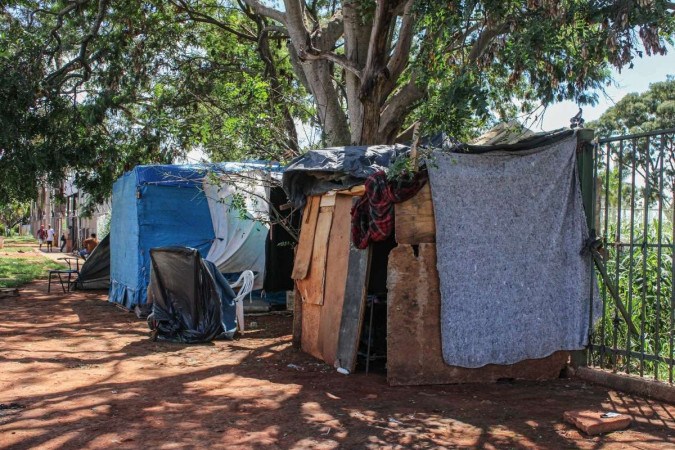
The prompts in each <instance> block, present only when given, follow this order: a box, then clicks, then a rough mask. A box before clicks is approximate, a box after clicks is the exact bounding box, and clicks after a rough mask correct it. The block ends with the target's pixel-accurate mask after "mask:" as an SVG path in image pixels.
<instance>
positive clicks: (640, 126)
mask: <svg viewBox="0 0 675 450" xmlns="http://www.w3.org/2000/svg"><path fill="white" fill-rule="evenodd" d="M588 126H589V127H590V128H593V129H595V133H596V135H597V136H600V137H608V136H615V135H621V134H635V133H643V132H647V131H655V130H662V129H668V128H675V76H673V75H670V76H668V78H667V80H666V81H661V82H658V83H651V84H650V85H649V89H648V90H647V91H645V92H643V93H641V94H638V93H631V94H628V95H626V96H625V97H623V98H622V99H621V100H619V101H618V102H617V103H616V104H615V105H614V106H612V107H610V108H609V109H607V111H605V112H604V113H603V114H602V116H600V118H599V119H598V120H596V121H594V122H592V123H590V124H589V125H588Z"/></svg>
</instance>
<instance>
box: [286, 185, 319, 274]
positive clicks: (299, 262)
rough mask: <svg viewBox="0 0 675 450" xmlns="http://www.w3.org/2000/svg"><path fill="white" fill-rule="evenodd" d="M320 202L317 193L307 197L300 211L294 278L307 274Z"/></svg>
mask: <svg viewBox="0 0 675 450" xmlns="http://www.w3.org/2000/svg"><path fill="white" fill-rule="evenodd" d="M320 202H321V197H320V196H318V195H315V196H313V197H308V198H307V204H306V205H305V210H304V211H303V213H302V224H301V226H300V237H299V239H298V247H297V249H296V251H295V263H294V265H293V274H292V275H291V277H292V278H293V279H294V280H301V279H303V278H305V277H306V276H307V271H308V270H309V263H310V261H311V259H312V250H313V248H314V234H315V230H316V222H317V219H318V218H319V203H320Z"/></svg>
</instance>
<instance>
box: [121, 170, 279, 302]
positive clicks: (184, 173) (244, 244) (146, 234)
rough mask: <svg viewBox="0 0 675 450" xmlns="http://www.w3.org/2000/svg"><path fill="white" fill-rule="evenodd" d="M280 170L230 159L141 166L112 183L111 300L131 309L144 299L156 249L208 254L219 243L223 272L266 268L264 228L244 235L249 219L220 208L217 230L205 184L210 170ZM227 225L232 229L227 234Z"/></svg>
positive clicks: (218, 258)
mask: <svg viewBox="0 0 675 450" xmlns="http://www.w3.org/2000/svg"><path fill="white" fill-rule="evenodd" d="M280 171H281V167H280V166H279V165H278V164H272V163H267V162H241V163H239V162H234V163H233V162H229V163H218V164H206V165H157V166H137V167H136V168H134V169H133V170H132V171H130V172H127V173H126V174H125V175H124V176H122V177H120V179H118V180H117V181H116V182H115V184H114V186H113V199H112V207H113V208H112V212H113V214H112V221H111V227H110V228H111V231H110V235H111V240H112V242H114V243H115V245H114V246H112V248H111V267H110V301H112V302H116V303H119V304H121V305H123V306H125V307H126V308H129V309H132V308H133V307H134V306H136V305H142V304H144V303H145V302H146V296H147V286H148V283H149V281H150V254H149V251H150V249H152V248H158V247H169V246H185V247H191V248H196V249H198V250H199V251H200V253H201V255H202V256H206V255H208V254H209V252H210V250H211V247H212V244H213V243H214V242H216V247H215V249H214V253H213V255H216V256H213V255H212V257H213V259H214V261H215V262H216V264H217V265H219V266H221V270H232V271H233V272H236V271H242V270H245V269H252V270H254V271H255V270H256V267H259V268H260V272H264V267H265V266H264V264H265V263H264V261H265V260H264V254H265V251H264V242H265V236H266V233H267V229H266V228H265V226H264V225H261V224H258V225H259V226H258V227H256V228H255V229H250V230H249V231H246V232H245V233H244V232H238V231H234V230H235V229H239V230H240V231H241V230H244V231H245V230H246V229H247V227H249V228H250V223H248V224H246V223H245V224H244V225H242V228H237V227H238V225H236V224H234V222H235V220H236V219H238V218H235V217H234V216H233V215H231V214H230V215H228V214H227V211H226V210H225V209H224V208H223V207H222V206H221V207H220V212H219V213H218V219H217V220H216V221H215V222H216V223H215V225H216V228H214V219H213V216H212V212H213V211H211V208H210V207H209V203H210V202H209V201H207V197H206V195H205V193H204V188H203V183H204V180H205V178H212V177H209V176H208V174H209V173H215V174H230V173H247V172H260V173H265V174H266V176H271V177H279V176H280V175H279V172H280ZM263 192H264V191H263ZM263 198H264V197H263ZM262 203H264V201H262ZM244 222H250V221H244ZM223 225H227V227H228V228H227V230H233V231H225V232H223V231H222V228H221V226H223ZM216 230H217V231H218V232H216ZM237 233H238V234H237ZM223 234H226V236H223ZM235 236H236V239H235ZM243 238H245V239H243ZM237 241H238V244H236V245H230V244H228V243H232V242H235V243H236V242H237ZM258 246H259V251H258ZM257 258H260V259H257ZM262 278H263V277H262V276H261V277H260V279H261V281H260V283H262Z"/></svg>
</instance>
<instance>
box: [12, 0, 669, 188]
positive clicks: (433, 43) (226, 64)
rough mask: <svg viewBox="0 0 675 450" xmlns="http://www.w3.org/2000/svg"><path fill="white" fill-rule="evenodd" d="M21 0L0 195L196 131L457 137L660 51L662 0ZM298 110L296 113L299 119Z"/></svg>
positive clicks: (167, 144)
mask: <svg viewBox="0 0 675 450" xmlns="http://www.w3.org/2000/svg"><path fill="white" fill-rule="evenodd" d="M281 3H282V4H279V3H278V2H274V3H273V2H271V1H267V0H264V1H261V0H164V1H161V0H144V1H140V2H139V1H129V0H117V1H114V2H112V1H110V0H18V1H9V2H3V3H2V4H0V10H1V11H2V13H3V14H2V17H1V18H0V129H2V130H5V131H4V132H3V133H2V134H1V135H0V174H2V177H3V184H2V186H0V199H3V198H4V199H7V198H31V197H33V196H34V194H35V190H36V189H35V186H36V183H37V181H38V180H46V181H48V182H52V183H58V182H59V181H60V180H62V179H63V178H64V176H65V171H66V169H68V170H73V171H75V173H76V174H77V184H78V185H79V186H80V187H82V188H84V189H85V190H87V191H88V192H89V193H90V194H91V195H92V199H93V200H94V201H99V200H101V199H102V198H104V197H105V196H106V195H107V194H108V193H109V192H110V188H111V186H112V182H113V181H114V179H115V178H116V177H117V176H119V175H120V174H121V173H122V172H123V171H124V170H127V169H129V168H131V167H133V166H134V165H136V164H139V163H152V162H170V161H173V160H175V159H176V158H177V157H180V156H184V155H185V154H186V152H187V151H189V150H190V149H193V148H200V149H202V150H204V151H205V152H206V153H207V154H208V155H209V156H211V157H212V158H214V159H216V160H223V159H242V158H265V159H277V160H284V159H288V158H289V157H291V156H294V155H296V154H298V153H299V152H300V151H302V147H303V145H306V143H304V144H303V139H301V138H299V137H298V131H297V130H298V129H309V128H317V129H319V130H320V131H321V133H320V137H321V141H320V142H319V143H317V145H324V146H328V145H345V144H350V143H353V144H375V143H378V144H379V143H391V142H394V141H395V140H396V139H398V138H400V136H401V135H402V133H403V132H404V131H405V130H406V129H409V127H410V126H411V125H412V124H413V123H414V122H415V121H420V122H421V124H422V127H423V128H422V129H423V132H434V131H440V130H443V131H445V132H447V133H449V134H452V135H454V136H457V137H459V138H467V137H470V136H471V135H472V134H474V133H476V132H477V131H479V130H480V129H481V128H483V127H485V126H488V125H490V124H491V123H492V122H494V121H497V120H507V119H512V118H514V117H517V116H518V115H519V114H524V113H529V112H531V111H535V110H536V109H537V107H539V106H542V105H543V106H546V105H548V104H551V103H553V102H556V101H561V100H565V99H571V100H574V101H576V102H577V103H579V104H588V103H591V104H592V103H594V102H596V101H597V89H599V88H602V86H604V85H605V83H607V82H608V81H610V68H611V67H619V68H621V67H630V65H631V61H632V60H633V59H634V58H635V57H640V56H643V55H651V54H662V53H665V51H666V47H665V45H666V43H669V42H670V43H671V44H672V42H673V41H672V37H673V35H674V32H675V30H674V26H675V24H674V21H673V9H674V8H675V6H673V4H672V3H671V2H667V1H661V0H640V1H638V2H615V1H609V0H600V1H592V2H591V1H588V0H586V1H582V0H566V1H562V2H561V1H549V0H521V1H511V0H510V1H497V0H494V1H493V0H488V1H453V2H439V1H435V0H377V1H373V0H342V1H338V0H283V1H282V2H281ZM301 125H302V126H301Z"/></svg>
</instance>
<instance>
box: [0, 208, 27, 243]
mask: <svg viewBox="0 0 675 450" xmlns="http://www.w3.org/2000/svg"><path fill="white" fill-rule="evenodd" d="M29 214H30V204H29V203H22V202H18V201H10V202H7V203H0V224H2V225H3V228H4V234H5V235H7V236H9V234H10V233H11V230H12V229H13V228H14V227H15V226H16V225H18V224H20V223H22V222H24V221H25V220H27V219H28V216H29Z"/></svg>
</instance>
